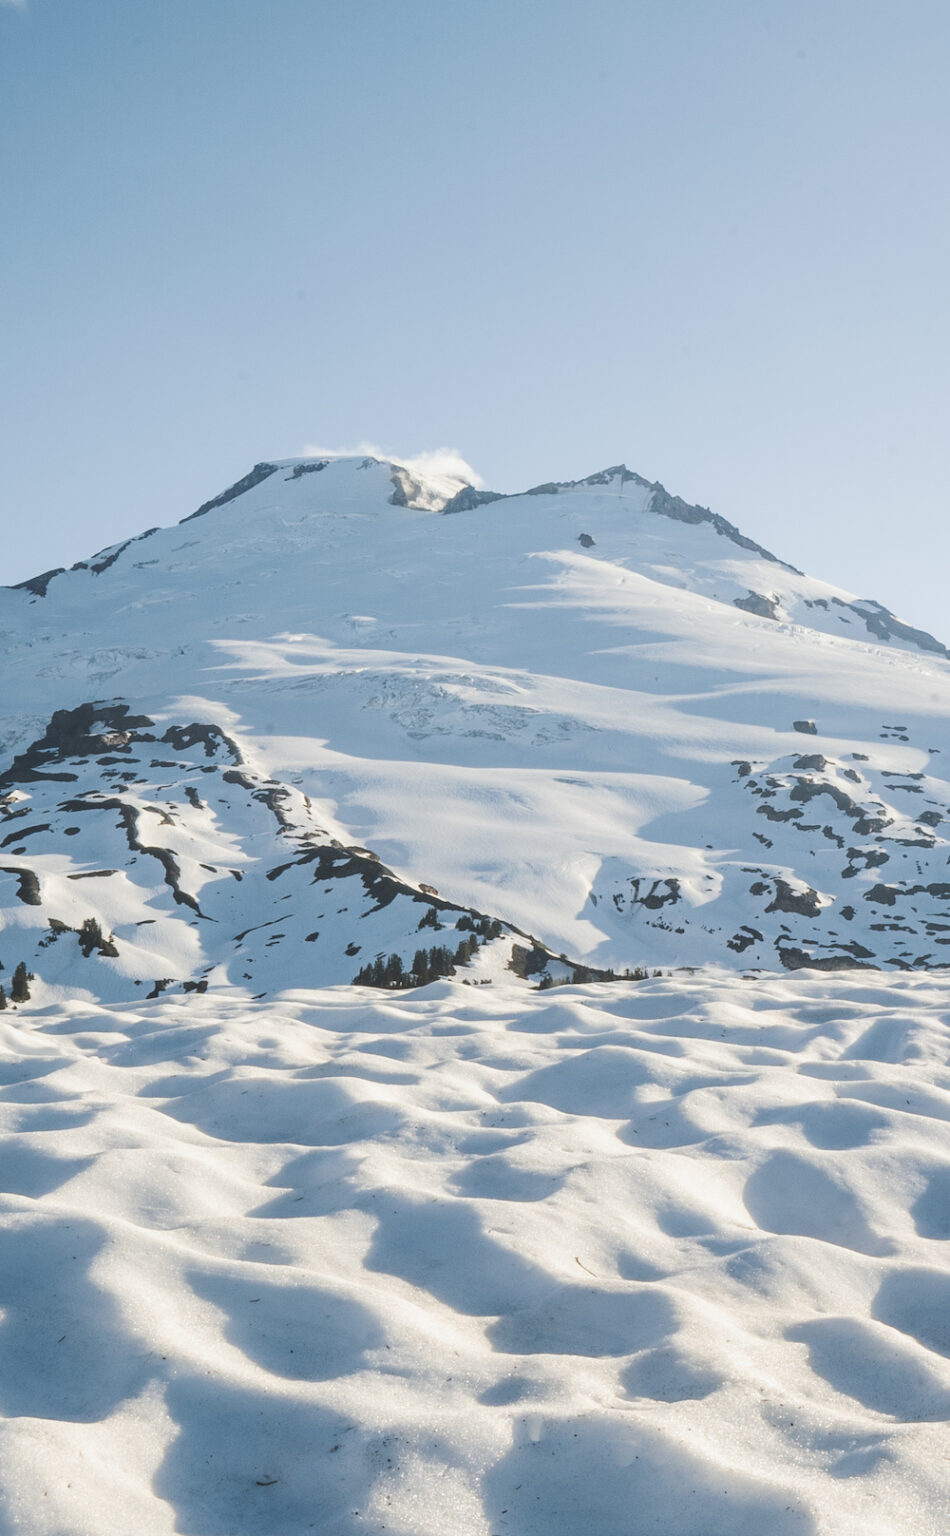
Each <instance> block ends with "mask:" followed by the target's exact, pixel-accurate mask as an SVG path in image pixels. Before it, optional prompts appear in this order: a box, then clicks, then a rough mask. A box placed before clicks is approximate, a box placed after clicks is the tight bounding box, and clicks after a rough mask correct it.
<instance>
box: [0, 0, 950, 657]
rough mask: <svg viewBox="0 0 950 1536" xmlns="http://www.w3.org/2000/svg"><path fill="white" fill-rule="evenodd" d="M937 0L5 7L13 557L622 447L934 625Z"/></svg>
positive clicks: (6, 467)
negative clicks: (287, 475) (279, 490)
mask: <svg viewBox="0 0 950 1536" xmlns="http://www.w3.org/2000/svg"><path fill="white" fill-rule="evenodd" d="M948 76H950V6H948V5H947V3H946V0H901V3H899V4H898V3H882V0H586V3H583V4H581V3H579V0H161V3H145V0H25V3H24V4H11V3H10V0H0V233H2V240H0V271H2V282H0V355H2V369H0V422H2V429H0V430H2V444H0V448H2V474H0V498H2V501H0V517H2V528H3V539H2V547H0V581H16V580H19V579H21V578H23V577H25V576H27V575H30V574H33V573H34V572H35V571H37V570H39V569H43V568H45V567H47V566H50V565H54V564H56V565H59V564H69V563H71V562H72V561H73V560H76V559H78V558H80V557H82V556H84V555H86V554H88V553H90V552H91V551H92V550H94V549H96V548H99V547H101V546H103V545H105V544H107V543H109V542H112V541H115V540H117V539H119V538H122V537H124V536H127V535H129V534H131V533H134V532H136V531H138V530H141V529H142V528H144V527H147V526H150V525H152V524H155V523H164V522H171V521H173V520H175V519H177V518H179V517H181V516H183V515H185V514H186V513H188V512H190V511H192V510H193V509H194V507H195V506H197V505H198V503H199V502H201V501H203V500H205V499H206V498H207V497H208V496H210V495H212V494H214V493H215V492H216V491H218V490H219V489H221V487H222V486H224V485H225V484H227V483H228V482H230V481H231V480H234V479H236V478H237V477H238V476H239V475H241V474H242V473H243V472H244V471H245V470H246V469H247V468H249V467H250V465H251V464H252V463H253V462H254V461H255V460H258V459H262V458H269V457H278V456H280V457H286V456H290V455H293V454H296V453H299V452H301V451H302V450H303V449H304V446H305V445H306V444H308V443H319V444H323V445H329V446H347V445H350V444H354V443H356V442H359V441H360V440H363V439H370V440H372V441H374V442H376V443H378V444H379V445H381V446H382V447H383V448H384V449H387V450H389V451H391V452H394V453H397V454H400V453H401V454H412V453H415V452H418V451H419V450H421V449H431V448H435V447H438V446H441V445H452V446H455V447H457V448H458V449H459V450H460V451H461V452H462V453H463V454H464V455H465V456H466V458H467V459H469V461H470V462H471V463H473V464H474V465H475V467H476V468H477V469H478V470H479V471H480V473H481V474H482V476H483V478H484V480H485V481H486V483H487V484H488V485H490V486H493V487H495V488H497V489H503V490H509V489H515V488H519V487H525V486H528V485H531V484H533V483H535V482H537V481H539V480H547V479H561V478H568V477H571V478H573V477H576V476H579V475H582V474H586V473H588V472H590V471H591V470H594V469H597V468H601V467H603V466H604V465H606V464H610V463H615V462H616V461H618V460H620V459H625V460H626V462H627V463H628V464H629V465H630V466H631V467H632V468H635V469H637V470H638V471H639V472H640V473H641V474H645V475H648V476H649V477H650V478H657V479H660V480H662V481H663V482H664V484H665V485H666V486H667V487H668V489H670V490H671V491H675V492H678V493H679V494H681V495H683V496H685V497H687V498H688V499H689V500H691V501H701V502H703V503H704V504H707V505H710V506H712V507H713V509H714V510H715V511H717V512H720V513H722V514H723V515H724V516H726V517H728V518H731V519H732V520H733V521H734V522H737V523H738V524H739V525H740V526H741V527H742V528H744V529H745V530H746V531H747V532H748V533H749V534H751V535H752V536H754V537H755V538H757V539H759V540H761V541H762V542H764V543H765V544H767V545H769V546H770V547H772V548H773V549H775V551H776V552H777V553H779V554H781V555H783V556H784V557H785V558H787V559H790V560H792V561H793V562H794V563H795V564H797V565H800V566H803V567H805V568H806V569H808V570H809V571H810V572H811V573H813V574H815V575H820V576H824V577H825V578H827V579H829V580H832V581H837V582H839V583H841V584H842V585H845V586H849V587H851V588H852V589H854V590H856V591H857V592H858V594H859V595H861V596H874V597H877V598H879V599H880V600H882V601H883V602H886V603H888V604H889V605H890V606H892V607H895V608H897V609H898V610H900V611H902V612H903V613H904V614H905V615H906V616H907V617H908V618H910V619H912V620H915V621H917V622H920V623H924V624H926V625H927V626H928V627H931V628H933V629H935V630H937V631H938V632H939V633H940V634H941V635H942V637H943V638H944V639H945V640H950V614H948V615H947V617H946V618H945V617H944V614H945V612H946V604H945V600H944V590H945V587H946V585H947V577H948V566H950V529H948V526H947V523H948V518H947V512H948V495H947V485H948V467H950V464H948V460H950V448H948V431H947V399H948V390H947V374H948V367H950V363H948V359H950V309H948V302H947V273H948V271H950V212H948V196H947V166H948V148H950V145H948V138H950V134H948V124H950V108H948V105H947V79H948Z"/></svg>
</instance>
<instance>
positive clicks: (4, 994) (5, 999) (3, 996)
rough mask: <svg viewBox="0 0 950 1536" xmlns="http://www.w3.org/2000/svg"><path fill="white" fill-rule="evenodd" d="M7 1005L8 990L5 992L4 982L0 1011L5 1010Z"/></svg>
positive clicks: (0, 987) (0, 997) (0, 991)
mask: <svg viewBox="0 0 950 1536" xmlns="http://www.w3.org/2000/svg"><path fill="white" fill-rule="evenodd" d="M6 1006H7V994H6V992H4V990H3V986H2V984H0V1013H2V1012H3V1010H4V1008H6Z"/></svg>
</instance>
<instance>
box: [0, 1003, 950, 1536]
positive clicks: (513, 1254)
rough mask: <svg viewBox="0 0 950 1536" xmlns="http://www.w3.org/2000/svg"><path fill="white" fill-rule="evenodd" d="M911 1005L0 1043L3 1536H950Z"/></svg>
mask: <svg viewBox="0 0 950 1536" xmlns="http://www.w3.org/2000/svg"><path fill="white" fill-rule="evenodd" d="M945 1012H946V989H945V985H944V984H942V983H941V982H939V981H936V980H934V979H930V978H926V977H909V976H908V977H904V976H902V977H897V978H886V979H885V978H881V979H880V980H878V979H875V978H871V979H867V978H864V979H862V980H861V982H860V984H859V985H858V984H856V983H855V980H854V978H852V979H851V980H850V982H849V981H848V979H847V978H844V977H830V976H825V975H822V976H819V977H813V978H803V977H801V976H795V977H789V978H784V977H783V978H771V979H760V980H743V981H736V980H734V979H727V978H725V977H724V976H721V975H705V976H702V975H700V976H697V977H695V978H693V979H691V980H684V979H680V978H676V979H673V978H664V979H655V980H653V981H650V982H646V983H643V984H642V985H640V986H637V987H624V986H621V985H616V986H600V987H596V988H594V987H587V988H584V987H573V988H565V989H563V990H559V991H557V992H554V993H551V992H542V993H537V992H527V991H525V990H524V989H522V988H518V987H516V986H514V985H508V984H504V985H495V986H493V987H491V988H488V987H483V988H475V987H468V986H463V985H460V984H455V983H440V984H438V985H435V986H432V987H429V988H427V989H425V990H422V991H419V992H416V993H412V994H399V995H385V994H383V995H381V994H373V995H370V994H367V993H365V992H361V991H358V990H356V989H353V988H337V989H332V990H327V991H324V992H290V993H284V994H283V995H282V996H280V997H278V998H277V999H276V1000H274V999H272V1000H269V1001H266V1002H253V1001H250V1000H248V998H247V997H245V996H244V995H242V994H240V993H238V992H236V991H235V992H225V993H223V994H222V993H218V994H208V995H206V996H198V995H192V996H190V997H188V998H176V999H163V998H158V999H156V1000H154V1001H151V1002H143V1003H142V1004H139V1005H137V1006H136V1007H134V1008H128V1007H119V1006H98V1005H93V1004H87V1003H72V1004H68V1005H65V1006H63V1005H60V1006H59V1007H58V1008H49V1009H44V1010H39V1011H34V1012H29V1013H26V1012H23V1011H20V1012H18V1013H16V1014H11V1013H7V1014H5V1015H4V1019H3V1021H0V1045H2V1056H0V1137H2V1142H0V1146H2V1159H0V1189H2V1193H0V1220H2V1225H3V1242H2V1245H0V1307H2V1316H0V1414H2V1420H0V1486H2V1493H0V1531H2V1532H3V1533H4V1536H5V1533H7V1532H10V1533H14V1532H17V1533H20V1532H29V1533H31V1536H87V1533H88V1536H92V1533H95V1536H110V1533H119V1532H121V1533H123V1536H125V1533H127V1532H129V1531H131V1530H134V1531H136V1532H138V1533H142V1536H171V1533H180V1536H225V1533H228V1536H296V1533H298V1532H300V1533H303V1532H307V1531H311V1530H312V1531H318V1532H320V1533H321V1536H356V1533H358V1532H367V1531H383V1530H385V1531H388V1532H391V1533H392V1532H394V1533H397V1536H436V1533H438V1536H443V1533H445V1532H447V1531H451V1532H453V1533H454V1536H492V1533H499V1536H500V1533H507V1536H541V1533H544V1536H575V1533H576V1532H578V1531H580V1530H584V1531H585V1532H589V1533H592V1536H620V1533H621V1532H627V1531H630V1532H634V1531H635V1532H646V1531H653V1530H655V1531H662V1532H663V1533H664V1536H718V1533H722V1536H727V1533H728V1536H734V1533H743V1532H745V1533H749V1536H753V1533H754V1536H761V1533H762V1532H766V1531H767V1532H769V1533H770V1536H799V1533H802V1536H805V1533H825V1536H849V1533H855V1536H857V1533H861V1536H873V1533H880V1536H884V1533H888V1536H891V1533H895V1532H898V1533H903V1532H906V1533H908V1536H910V1533H911V1532H913V1533H914V1536H927V1533H930V1532H933V1533H936V1532H939V1531H942V1530H944V1529H945V1509H946V1500H947V1495H948V1491H950V1489H948V1483H950V1477H948V1474H947V1471H946V1456H945V1451H944V1449H943V1447H944V1443H945V1430H944V1428H943V1426H944V1424H945V1422H946V1421H947V1420H948V1419H950V1267H948V1265H947V1259H946V1250H945V1246H944V1245H945V1243H946V1241H947V1240H948V1238H950V1216H948V1208H950V1065H948V1044H950V1039H948V1029H947V1024H946V1022H945Z"/></svg>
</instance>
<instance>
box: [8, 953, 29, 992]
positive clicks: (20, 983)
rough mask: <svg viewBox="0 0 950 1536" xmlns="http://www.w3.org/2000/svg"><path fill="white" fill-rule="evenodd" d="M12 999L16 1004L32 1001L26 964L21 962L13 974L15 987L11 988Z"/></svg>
mask: <svg viewBox="0 0 950 1536" xmlns="http://www.w3.org/2000/svg"><path fill="white" fill-rule="evenodd" d="M10 997H11V999H12V1000H13V1002H15V1003H28V1002H29V1000H30V986H29V978H28V975H27V969H26V963H25V962H24V961H23V960H21V961H20V963H19V965H18V966H17V968H16V970H15V971H14V972H13V985H12V987H11V988H10Z"/></svg>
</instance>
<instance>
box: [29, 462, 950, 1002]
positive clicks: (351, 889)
mask: <svg viewBox="0 0 950 1536" xmlns="http://www.w3.org/2000/svg"><path fill="white" fill-rule="evenodd" d="M0 629H2V632H3V640H4V651H5V676H4V684H5V686H4V690H3V706H2V708H3V713H2V716H0V733H2V735H0V745H2V749H3V754H4V755H3V758H2V760H0V818H2V824H0V928H2V931H0V959H2V961H3V963H4V965H5V967H6V968H7V970H10V971H12V969H13V966H14V965H15V964H16V963H17V962H20V961H23V962H25V963H26V965H27V968H28V970H29V971H31V972H32V973H33V975H34V976H35V978H36V981H35V983H34V986H35V988H37V989H40V991H41V990H42V989H43V988H47V989H50V992H49V995H50V996H59V995H65V996H91V997H96V998H98V997H105V998H110V999H113V1000H121V999H122V998H123V997H127V996H130V995H132V989H136V993H135V995H141V989H144V990H145V992H153V991H155V990H156V989H158V990H159V991H161V990H163V989H168V988H172V989H175V988H181V987H188V988H196V987H201V988H202V989H204V988H206V987H208V986H211V987H217V986H236V987H244V988H247V989H250V990H252V991H253V992H255V993H256V994H259V993H264V992H268V991H272V990H274V989H275V988H281V987H287V986H290V985H296V986H318V985H324V984H330V983H339V982H350V981H352V980H354V979H355V978H359V979H360V980H361V981H369V982H373V983H376V984H379V983H380V982H381V981H382V980H383V979H384V977H383V973H384V971H385V972H386V978H387V979H388V983H389V984H395V983H398V984H400V985H403V984H406V983H409V982H420V981H425V980H429V979H431V978H432V977H433V976H436V975H441V974H446V973H447V972H448V971H450V970H451V971H455V972H456V973H457V974H458V975H459V976H462V977H464V978H465V979H470V980H472V981H473V982H474V981H490V980H492V979H493V978H494V977H497V976H498V975H499V974H501V973H502V972H504V971H505V970H507V969H509V968H513V969H514V971H515V972H516V973H517V974H524V975H527V976H534V977H536V978H539V979H541V980H542V981H549V982H550V981H559V980H564V979H570V978H571V977H575V976H588V975H589V976H592V977H597V976H600V975H608V974H611V973H620V974H623V973H624V972H625V971H637V970H639V969H642V968H648V969H653V968H670V967H683V966H690V967H693V966H699V965H709V964H715V965H720V966H729V967H736V968H740V969H749V968H762V969H767V970H775V969H780V970H787V969H801V968H809V967H818V968H822V969H839V968H855V967H867V968H871V967H885V968H899V969H910V968H928V967H932V966H941V965H944V964H946V963H948V946H950V873H948V869H947V864H948V856H950V839H948V837H947V835H946V827H947V825H948V821H950V782H948V781H947V780H945V779H944V778H943V770H942V768H941V763H942V761H943V757H944V756H945V755H946V753H947V752H948V751H950V733H948V730H947V724H946V721H947V717H948V709H947V705H948V682H950V668H948V664H947V663H948V653H947V651H946V649H945V647H944V646H943V645H942V644H941V643H940V642H939V641H938V640H936V639H934V638H933V637H932V636H931V635H928V634H926V633H925V632H923V631H921V630H918V629H916V628H914V627H913V626H912V625H909V624H907V623H905V622H903V621H902V620H900V619H898V618H896V617H895V616H894V615H893V614H891V613H890V612H889V611H888V610H887V609H886V608H883V607H882V606H881V605H880V604H878V603H875V602H873V601H870V600H863V599H858V598H856V597H854V596H852V595H851V594H849V593H847V592H843V591H841V590H839V589H837V588H835V587H832V586H829V585H828V584H827V583H824V582H822V581H820V580H816V579H813V578H811V577H809V576H805V575H803V574H802V573H801V572H799V571H797V570H796V569H795V568H794V567H793V566H791V565H789V564H787V563H786V562H784V561H783V560H781V559H779V558H777V557H776V556H775V555H773V554H771V553H770V552H769V551H767V550H765V549H763V548H762V547H761V546H760V545H759V544H757V543H756V542H755V541H754V540H753V539H751V538H749V537H747V536H746V535H744V534H743V533H740V532H739V530H738V529H736V528H735V527H734V526H733V525H732V524H731V523H729V522H727V521H726V520H725V519H724V518H722V517H720V516H718V515H717V514H715V513H712V512H710V511H709V510H707V509H706V508H702V507H696V506H690V505H688V504H687V503H685V502H683V501H682V500H680V499H679V498H678V497H676V496H673V495H670V494H669V493H668V492H667V491H666V490H665V489H664V487H663V486H661V485H659V484H658V483H654V482H650V481H648V480H646V479H644V478H642V477H641V476H639V475H637V474H634V473H633V472H631V471H630V470H628V469H627V468H626V467H625V466H623V465H618V466H613V467H611V468H609V469H606V470H603V471H600V472H598V473H596V474H593V475H590V476H588V477H587V478H585V479H583V480H580V481H575V482H568V483H557V482H549V483H545V484H541V485H538V486H535V487H533V488H532V489H530V490H529V491H526V492H524V493H522V494H518V495H501V494H498V493H495V492H491V491H486V490H481V489H478V488H476V487H475V486H472V485H469V484H465V483H463V482H462V479H461V477H460V476H459V475H453V474H443V475H439V476H431V475H429V476H427V475H426V474H425V473H423V472H421V471H420V470H419V469H418V468H417V467H414V466H408V465H403V464H399V463H397V462H395V461H388V460H383V459H379V458H376V457H372V456H360V457H353V458H347V457H340V458H333V457H328V456H324V457H320V458H309V459H296V460H285V461H280V462H261V463H258V464H256V465H255V466H254V468H253V469H252V470H251V471H249V472H248V473H247V474H245V475H244V476H243V477H242V478H241V479H239V480H238V481H237V482H236V483H235V484H234V485H232V486H231V487H230V488H229V489H227V490H225V491H223V492H222V493H221V494H220V495H217V496H215V497H213V498H212V499H211V500H209V501H207V502H205V503H204V504H203V505H202V506H201V507H199V508H198V509H197V510H196V511H194V512H192V513H190V514H189V515H188V516H186V517H184V518H183V519H182V520H181V521H180V522H179V523H177V524H175V525H173V526H171V527H167V528H158V529H149V530H148V531H147V532H145V533H142V534H138V535H136V536H133V537H130V538H129V539H128V540H127V541H124V542H122V543H120V544H117V545H115V546H113V547H111V548H109V549H105V550H102V551H100V552H99V553H98V554H96V555H94V556H91V557H90V558H89V559H88V560H85V561H81V562H80V563H79V564H78V565H76V566H74V567H73V568H72V570H62V569H54V570H50V571H47V572H44V573H43V574H42V575H39V576H37V577H35V578H33V579H31V580H29V581H26V582H23V583H21V584H20V585H19V586H18V587H17V588H7V589H2V590H0ZM380 957H381V958H380ZM420 957H421V958H420ZM387 967H389V969H388V970H387V969H386V968H387Z"/></svg>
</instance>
